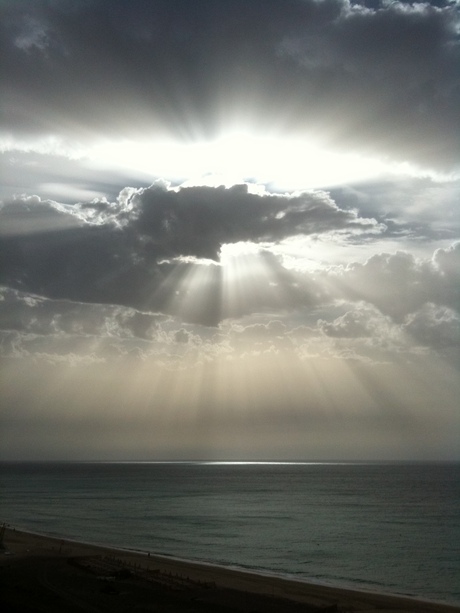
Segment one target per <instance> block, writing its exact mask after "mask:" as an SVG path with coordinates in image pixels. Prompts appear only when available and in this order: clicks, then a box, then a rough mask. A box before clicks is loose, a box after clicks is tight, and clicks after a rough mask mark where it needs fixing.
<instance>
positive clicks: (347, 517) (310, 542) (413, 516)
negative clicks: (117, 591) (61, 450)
mask: <svg viewBox="0 0 460 613" xmlns="http://www.w3.org/2000/svg"><path fill="white" fill-rule="evenodd" d="M0 494H1V502H0V520H2V521H6V522H8V523H11V524H13V525H16V526H17V527H23V528H28V529H30V530H35V531H37V532H44V533H47V534H52V535H58V536H68V537H74V538H79V539H82V540H87V541H95V542H99V543H105V544H111V545H118V546H123V547H130V548H133V549H142V550H145V551H151V552H156V553H163V554H168V555H173V556H177V557H182V558H189V559H197V560H203V561H209V562H214V563H218V564H222V565H226V566H237V567H243V568H249V569H252V570H256V571H264V572H271V573H275V574H282V575H288V576H291V577H295V578H297V579H305V580H313V581H318V582H325V583H330V584H334V585H348V586H352V587H360V588H367V589H371V590H377V591H385V592H392V593H398V594H408V595H412V596H418V597H422V598H426V599H433V600H438V601H445V602H450V603H455V604H460V464H386V465H385V464H381V465H378V464H367V465H366V464H354V465H351V464H236V465H235V464H207V463H179V464H155V463H154V464H150V463H141V464H139V463H108V464H101V463H97V464H93V463H67V464H60V463H53V464H31V463H18V464H16V463H2V464H0Z"/></svg>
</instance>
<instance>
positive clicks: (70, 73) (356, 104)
mask: <svg viewBox="0 0 460 613" xmlns="http://www.w3.org/2000/svg"><path fill="white" fill-rule="evenodd" d="M0 31H1V45H2V48H1V53H0V58H1V59H0V65H1V82H2V96H1V99H2V100H1V106H2V115H1V121H0V156H1V162H0V164H1V173H2V179H1V187H0V257H1V266H0V366H1V370H0V385H1V396H2V409H1V412H0V432H1V434H0V437H1V445H0V447H1V452H0V458H2V459H7V460H58V459H65V460H187V459H192V460H199V459H206V460H239V461H242V460H307V461H308V460H312V461H328V460H360V461H367V460H452V459H454V460H459V459H460V445H459V440H460V411H459V398H460V393H459V392H460V376H459V374H460V373H459V370H460V353H459V345H460V215H459V210H458V207H459V196H460V112H459V109H460V3H459V1H458V0H435V1H432V2H405V1H398V0H396V1H391V2H390V1H386V0H362V1H357V2H355V1H353V0H219V1H216V0H194V1H193V2H190V1H189V0H151V1H148V0H129V1H128V0H1V2H0Z"/></svg>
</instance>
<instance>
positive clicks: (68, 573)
mask: <svg viewBox="0 0 460 613" xmlns="http://www.w3.org/2000/svg"><path fill="white" fill-rule="evenodd" d="M0 581H1V584H0V585H1V595H0V604H1V610H2V611H3V613H42V612H43V613H45V612H46V613H63V612H64V611H65V612H67V613H74V612H75V613H77V612H79V613H81V611H88V612H101V613H105V612H107V613H109V612H111V613H122V612H125V611H126V612H128V611H134V610H135V611H137V612H143V611H145V612H147V611H148V612H153V611H155V612H158V613H160V612H164V613H167V612H168V613H169V612H171V613H173V612H174V613H186V612H187V613H192V612H197V613H198V612H200V613H201V612H203V613H205V612H209V613H211V612H216V611H222V613H226V612H228V613H233V612H248V613H249V612H253V613H255V612H256V611H257V612H262V611H263V612H266V613H284V612H286V613H300V612H302V613H309V612H311V613H313V612H316V611H318V610H319V609H318V608H316V607H308V606H306V605H304V604H303V605H302V604H299V603H295V602H292V601H288V600H285V599H280V598H273V597H270V596H263V595H259V594H251V593H246V592H241V591H238V590H230V589H226V588H219V587H217V586H216V585H215V584H211V583H202V582H199V581H192V580H190V579H187V578H186V577H180V576H174V575H169V574H167V573H163V572H160V571H145V570H141V569H138V568H135V567H134V568H132V567H129V566H127V565H126V564H123V563H121V562H117V561H116V560H114V559H105V558H103V557H100V556H95V557H75V558H73V557H57V556H55V555H54V556H41V557H39V558H37V557H29V558H14V557H13V556H11V557H10V558H9V559H8V561H7V562H5V561H3V563H2V564H1V565H0ZM321 610H323V611H324V610H325V609H324V608H322V609H321Z"/></svg>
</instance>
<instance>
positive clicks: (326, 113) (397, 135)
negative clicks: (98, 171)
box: [1, 0, 460, 169]
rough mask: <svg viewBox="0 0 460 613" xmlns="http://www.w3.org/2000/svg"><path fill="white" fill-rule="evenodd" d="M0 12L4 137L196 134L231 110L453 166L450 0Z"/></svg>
mask: <svg viewBox="0 0 460 613" xmlns="http://www.w3.org/2000/svg"><path fill="white" fill-rule="evenodd" d="M1 24H2V25H1V35H2V41H3V49H2V65H3V83H4V87H3V90H4V91H3V103H4V108H5V114H4V120H3V121H4V123H3V131H5V132H6V133H9V134H11V135H13V137H14V138H16V137H19V136H20V135H23V136H30V135H33V134H35V135H47V134H54V135H57V136H62V137H64V138H73V139H75V138H77V139H79V140H85V139H91V138H92V137H94V135H95V134H107V135H109V136H111V137H113V136H114V135H128V134H130V135H133V136H136V135H138V136H144V135H145V133H146V131H147V132H148V133H149V134H152V135H153V134H156V135H159V134H162V133H172V134H175V135H176V136H181V137H186V138H187V137H196V136H201V137H202V136H207V135H208V136H209V135H212V134H214V133H216V131H218V130H219V129H220V128H221V127H222V123H224V125H225V123H227V124H228V123H230V124H231V122H232V120H235V121H238V120H240V121H243V123H244V121H247V122H248V123H249V124H250V125H251V127H252V129H256V128H257V127H259V128H260V129H267V128H270V129H271V128H273V126H276V127H281V128H282V129H283V130H285V131H287V132H289V131H291V132H292V133H295V134H298V133H299V130H302V129H304V128H305V129H307V130H308V129H310V128H313V129H314V130H315V132H316V133H318V132H319V133H324V134H326V135H327V136H331V137H332V139H333V140H334V139H336V140H337V142H338V143H339V144H340V143H341V144H342V145H343V146H346V147H347V148H350V147H355V146H356V147H365V148H366V149H367V150H369V151H374V152H380V153H381V152H384V153H390V154H393V155H396V156H397V157H399V158H400V159H409V160H412V161H418V162H421V163H423V164H427V165H428V166H430V167H433V166H436V167H439V168H444V169H448V168H451V167H453V166H455V165H457V164H458V142H459V137H460V136H459V135H460V118H459V113H458V108H459V107H460V68H459V66H460V45H459V41H458V24H459V6H458V3H456V2H442V1H441V2H436V3H433V4H428V3H424V4H421V3H406V2H392V3H388V2H360V3H350V2H348V1H346V0H322V1H317V0H286V1H283V2H280V1H276V0H249V1H247V0H246V1H243V0H231V1H230V0H222V1H219V2H214V1H211V0H195V1H194V2H188V1H184V0H164V1H162V0H160V1H156V2H145V1H141V0H134V1H132V2H122V1H120V0H111V1H110V2H109V1H107V0H94V1H93V2H85V1H83V0H81V1H79V2H67V1H62V2H51V1H49V0H48V1H46V0H18V1H15V2H12V1H11V2H5V3H3V5H2V20H1Z"/></svg>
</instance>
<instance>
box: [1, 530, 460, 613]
mask: <svg viewBox="0 0 460 613" xmlns="http://www.w3.org/2000/svg"><path fill="white" fill-rule="evenodd" d="M0 551H1V552H0V556H1V557H0V565H1V567H3V568H4V567H5V566H8V567H9V568H10V569H13V570H14V568H13V567H15V566H17V567H18V570H19V571H20V567H21V564H22V565H23V566H25V565H26V566H27V568H28V569H29V571H30V572H32V571H33V568H34V567H37V568H38V567H40V561H41V560H42V561H43V560H47V563H49V564H54V565H55V566H56V567H57V566H58V564H59V565H60V567H64V565H63V564H62V560H63V559H64V560H66V561H67V562H72V561H78V560H80V561H83V560H86V562H85V564H88V565H89V566H91V562H90V560H93V566H94V561H95V560H96V559H98V560H106V566H107V565H108V566H110V564H112V566H113V565H116V566H117V568H120V569H125V570H126V572H129V573H130V574H131V575H132V576H133V577H137V578H138V579H142V578H143V579H145V582H146V584H147V581H152V580H153V579H154V580H155V581H156V582H157V583H158V584H166V583H168V581H169V583H174V581H175V582H176V583H177V584H180V583H181V582H182V583H184V584H185V583H187V584H188V585H189V587H190V590H192V588H193V589H194V590H195V591H197V590H198V591H200V590H204V589H207V592H206V594H205V596H206V597H205V596H203V595H201V596H200V598H199V599H198V601H199V603H201V604H202V605H203V607H204V608H202V609H199V608H196V606H198V605H197V602H195V608H194V609H193V610H197V611H198V610H203V611H204V610H207V609H206V607H205V604H206V603H207V602H208V600H209V598H210V597H211V592H213V593H214V592H215V593H214V596H213V598H215V599H216V598H217V600H218V599H219V595H220V597H222V598H223V599H224V600H223V603H225V606H226V607H227V608H226V609H223V610H229V611H233V610H235V611H236V610H238V611H240V610H245V609H241V607H239V608H238V607H237V608H234V609H232V608H231V605H230V602H231V600H232V598H233V599H234V600H235V602H236V601H239V600H241V599H244V598H246V599H248V598H249V599H254V598H256V599H257V598H259V599H265V600H266V599H270V602H271V604H272V605H274V604H275V601H280V602H284V603H285V605H284V609H283V607H282V608H280V609H279V610H280V611H282V610H287V608H286V607H287V606H288V604H289V606H290V605H291V604H292V606H295V605H302V606H303V607H304V608H303V609H302V610H305V611H321V610H324V611H326V610H328V609H329V610H330V611H348V612H354V611H363V612H364V611H375V610H377V609H378V610H379V611H380V612H382V611H395V612H396V611H398V613H402V612H408V613H410V612H413V611H425V612H426V613H454V612H460V607H459V606H456V605H453V604H447V603H440V602H433V601H427V600H421V599H418V598H414V597H412V596H403V595H396V594H389V593H385V592H375V591H368V590H365V589H355V588H348V587H338V586H331V585H326V584H322V583H314V582H310V581H306V580H297V579H292V578H287V577H281V576H279V575H272V574H269V573H266V574H265V573H263V572H261V573H258V572H257V571H251V570H246V569H244V570H243V569H237V568H233V567H232V568H229V567H225V566H219V565H214V564H212V563H207V562H199V561H193V560H184V559H180V558H175V557H169V556H167V555H160V554H156V553H153V552H148V551H144V550H131V549H125V548H120V547H112V546H107V545H101V544H94V543H88V542H83V541H80V540H75V539H68V538H60V537H55V536H48V535H44V534H39V533H35V532H29V531H27V530H23V529H16V528H14V526H10V525H8V526H7V527H6V530H5V535H4V549H3V550H0ZM7 552H9V553H7ZM53 560H54V562H53ZM21 561H22V562H21ZM111 561H112V562H111ZM67 566H68V567H69V568H67ZM67 566H65V569H66V581H70V571H69V569H70V565H67ZM96 566H97V565H96ZM114 567H115V566H114ZM53 568H54V567H53ZM68 575H69V576H68ZM99 578H100V577H99ZM107 578H109V577H107ZM48 582H49V580H48ZM203 586H204V587H203ZM210 586H211V587H212V589H210ZM163 588H164V585H163ZM56 589H58V585H57V584H56V586H55V589H54V591H56ZM165 589H166V588H165ZM168 589H169V588H168ZM172 589H174V588H172ZM166 591H167V589H166ZM168 593H169V592H168ZM163 596H164V594H163ZM170 596H171V598H173V600H174V597H175V594H173V593H171V594H170ZM223 603H222V604H223ZM208 604H209V603H208ZM215 604H216V603H215ZM112 605H113V603H112ZM112 605H111V606H112ZM88 606H89V604H88ZM101 606H102V605H101ZM229 607H230V608H229ZM305 607H307V608H305ZM90 608H91V607H90ZM93 609H94V607H93ZM21 610H24V611H26V610H27V609H21ZM44 610H48V609H44ZM100 610H101V611H103V610H104V609H103V608H101V609H100ZM160 610H161V609H160ZM164 610H167V609H164ZM171 610H179V609H178V608H177V607H176V608H172V609H171ZM249 610H250V609H249ZM253 610H256V609H253ZM263 610H268V609H267V608H266V607H265V609H263ZM273 610H274V609H273Z"/></svg>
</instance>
